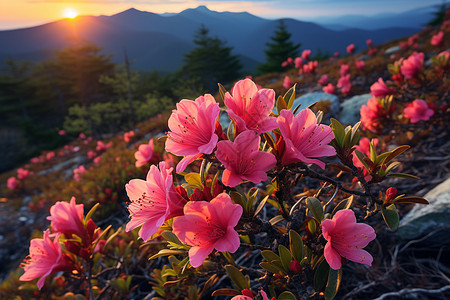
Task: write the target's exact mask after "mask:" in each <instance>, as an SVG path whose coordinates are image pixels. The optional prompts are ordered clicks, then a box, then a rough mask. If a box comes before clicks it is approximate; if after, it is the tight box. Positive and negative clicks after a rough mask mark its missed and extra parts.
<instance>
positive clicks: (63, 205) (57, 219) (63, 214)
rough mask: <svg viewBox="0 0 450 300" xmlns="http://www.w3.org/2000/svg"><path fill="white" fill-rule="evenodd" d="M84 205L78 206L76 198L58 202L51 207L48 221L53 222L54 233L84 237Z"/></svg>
mask: <svg viewBox="0 0 450 300" xmlns="http://www.w3.org/2000/svg"><path fill="white" fill-rule="evenodd" d="M83 213H84V206H83V204H76V200H75V197H72V198H71V199H70V203H68V202H66V201H58V202H56V203H55V204H54V205H53V206H52V207H50V216H48V217H47V220H49V221H50V222H51V226H52V229H53V232H58V233H63V234H64V235H66V236H70V235H72V234H76V235H78V236H79V237H81V238H82V237H83V235H84V232H85V227H84V225H83Z"/></svg>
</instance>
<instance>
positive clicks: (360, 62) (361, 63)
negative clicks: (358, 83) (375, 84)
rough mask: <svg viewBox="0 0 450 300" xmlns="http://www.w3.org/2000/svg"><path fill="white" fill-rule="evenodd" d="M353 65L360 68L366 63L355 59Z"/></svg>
mask: <svg viewBox="0 0 450 300" xmlns="http://www.w3.org/2000/svg"><path fill="white" fill-rule="evenodd" d="M355 66H356V68H357V69H359V70H362V69H364V68H365V66H366V63H365V62H364V61H363V60H357V61H355Z"/></svg>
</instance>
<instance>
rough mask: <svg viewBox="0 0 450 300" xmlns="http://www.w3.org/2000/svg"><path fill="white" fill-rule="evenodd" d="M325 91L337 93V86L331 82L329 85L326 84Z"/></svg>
mask: <svg viewBox="0 0 450 300" xmlns="http://www.w3.org/2000/svg"><path fill="white" fill-rule="evenodd" d="M323 91H324V92H325V93H327V94H336V88H335V87H334V85H332V84H331V83H329V84H328V85H327V86H324V87H323Z"/></svg>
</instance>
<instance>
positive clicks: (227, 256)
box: [221, 251, 236, 264]
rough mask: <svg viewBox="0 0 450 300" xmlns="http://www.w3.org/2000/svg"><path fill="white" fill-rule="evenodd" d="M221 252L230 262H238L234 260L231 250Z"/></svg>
mask: <svg viewBox="0 0 450 300" xmlns="http://www.w3.org/2000/svg"><path fill="white" fill-rule="evenodd" d="M221 253H222V255H223V257H225V259H226V260H227V261H228V262H229V263H230V264H235V263H236V262H235V260H234V257H233V255H231V253H230V252H228V251H224V252H221Z"/></svg>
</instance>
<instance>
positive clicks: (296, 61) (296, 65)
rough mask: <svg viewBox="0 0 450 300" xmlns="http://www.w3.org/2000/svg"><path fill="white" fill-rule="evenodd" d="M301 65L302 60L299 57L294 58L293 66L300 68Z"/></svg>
mask: <svg viewBox="0 0 450 300" xmlns="http://www.w3.org/2000/svg"><path fill="white" fill-rule="evenodd" d="M302 66H303V60H302V58H301V57H296V58H295V68H296V69H300V68H301V67H302Z"/></svg>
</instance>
